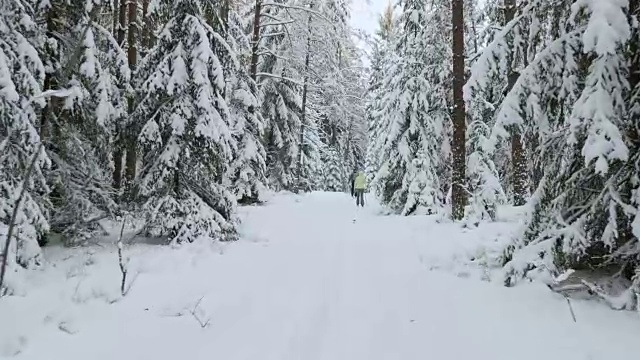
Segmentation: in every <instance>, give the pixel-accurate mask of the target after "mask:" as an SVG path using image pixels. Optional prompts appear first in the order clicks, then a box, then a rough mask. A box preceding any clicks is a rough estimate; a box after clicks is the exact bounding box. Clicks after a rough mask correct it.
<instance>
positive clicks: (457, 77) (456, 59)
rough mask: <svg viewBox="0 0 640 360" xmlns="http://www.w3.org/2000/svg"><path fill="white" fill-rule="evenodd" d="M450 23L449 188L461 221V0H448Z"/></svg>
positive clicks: (463, 203)
mask: <svg viewBox="0 0 640 360" xmlns="http://www.w3.org/2000/svg"><path fill="white" fill-rule="evenodd" d="M451 11H452V25H453V44H452V47H453V49H452V50H453V144H452V146H451V147H452V152H453V157H452V158H453V176H452V184H451V185H452V189H451V203H452V205H451V206H452V217H453V219H454V220H461V219H462V218H463V217H464V208H465V206H466V204H467V192H466V189H465V181H466V147H465V140H466V131H467V123H466V117H465V106H464V98H463V90H462V87H463V86H464V15H463V14H464V0H452V2H451Z"/></svg>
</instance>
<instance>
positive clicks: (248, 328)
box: [5, 193, 640, 360]
mask: <svg viewBox="0 0 640 360" xmlns="http://www.w3.org/2000/svg"><path fill="white" fill-rule="evenodd" d="M376 210H377V207H376V206H375V204H373V205H371V204H368V205H367V207H365V208H364V209H360V211H359V213H358V221H357V223H355V224H354V223H352V219H353V216H354V213H355V204H354V201H353V199H352V198H350V197H349V196H348V195H344V194H325V193H314V194H308V195H305V196H294V195H289V196H278V197H276V198H274V199H273V201H272V203H271V204H269V205H267V206H264V207H252V208H246V209H243V213H244V214H243V216H244V225H243V240H241V241H239V242H237V243H233V244H229V245H226V246H224V247H222V248H218V250H219V252H220V253H221V255H219V254H218V253H217V252H216V253H213V252H212V251H210V247H208V246H204V245H197V244H194V245H189V246H183V247H181V248H180V249H177V250H171V249H163V248H160V249H156V250H155V251H150V252H149V253H141V254H139V255H138V256H137V259H138V262H137V263H133V264H132V267H137V268H138V269H139V270H140V271H141V272H142V273H141V275H140V276H139V278H138V280H137V281H136V282H135V283H134V285H133V287H132V290H131V292H130V293H129V294H128V295H127V296H126V297H125V298H124V299H121V300H119V301H118V302H116V303H114V304H106V303H105V302H103V301H97V300H95V299H94V300H89V301H85V302H82V303H80V304H75V305H73V306H74V308H73V309H72V310H71V309H66V308H65V309H62V308H61V307H62V306H59V307H58V308H54V310H48V311H49V312H50V313H47V312H44V313H43V314H47V316H49V318H50V319H51V318H53V319H55V320H50V321H53V322H55V321H58V320H57V319H66V320H65V321H66V323H68V324H71V325H72V326H71V327H72V328H73V331H72V334H68V333H67V332H63V331H59V330H58V329H55V327H54V326H52V327H51V329H50V330H48V331H40V332H38V333H36V334H29V336H30V337H29V339H28V340H29V343H30V345H29V346H28V347H25V348H24V350H23V351H22V352H21V353H20V354H19V355H18V356H17V357H16V358H19V359H34V360H35V359H37V360H48V359H65V360H80V359H92V360H115V359H117V360H139V359H154V360H165V359H166V360H169V359H170V360H175V359H189V360H198V359H207V360H210V359H224V360H241V359H242V360H383V359H389V360H413V359H416V360H418V359H420V360H424V359H437V360H449V359H450V360H463V359H464V360H466V359H472V358H473V359H487V360H503V359H504V360H513V359H514V358H517V359H518V360H529V359H531V360H534V359H535V360H539V359H541V358H544V359H562V360H573V359H575V360H585V359H590V360H595V359H602V360H606V359H616V358H628V357H629V356H630V355H631V354H634V351H636V349H635V347H636V345H634V344H635V342H634V339H636V337H637V334H638V333H640V327H639V323H638V321H637V319H635V318H634V317H633V316H632V315H629V313H621V312H613V311H609V310H606V309H604V308H603V307H602V306H600V305H597V304H590V303H580V302H576V303H575V304H574V307H575V309H576V313H577V317H578V323H574V322H573V320H572V319H571V317H570V314H569V311H568V308H567V305H566V301H565V300H564V299H562V298H561V297H559V296H555V295H553V294H551V293H550V292H545V291H544V290H540V287H535V286H533V287H532V286H529V287H527V286H523V287H521V288H516V289H506V288H503V287H501V286H498V285H495V284H490V283H486V282H481V281H479V280H477V279H471V278H460V277H456V276H454V275H453V274H451V273H448V272H446V271H430V268H431V267H433V265H434V264H432V263H430V261H434V259H437V258H442V259H444V258H450V257H451V256H452V252H453V251H454V250H455V248H456V246H459V241H458V240H456V239H457V237H459V235H460V234H457V233H456V232H455V231H458V232H459V231H460V229H459V226H455V225H453V224H436V223H435V222H433V221H431V222H430V221H429V219H428V218H426V217H414V218H400V217H393V216H378V215H376ZM474 236H478V235H474ZM452 244H453V245H452ZM134 259H136V258H134ZM140 259H144V260H140ZM97 261H98V263H100V262H101V260H97ZM102 261H103V262H104V263H109V261H111V262H112V263H110V264H108V265H105V266H109V267H110V268H111V266H113V267H114V269H113V273H112V275H113V278H114V279H116V281H114V284H113V286H114V287H116V288H117V269H115V259H113V258H109V260H106V259H105V260H102ZM94 271H97V270H95V269H94ZM106 277H107V276H106V275H105V274H102V276H101V277H98V278H99V279H100V280H101V283H102V282H104V281H106V280H105V278H106ZM109 281H110V280H109ZM56 286H59V285H56ZM47 291H51V290H47ZM75 291H76V292H77V289H76V290H75ZM92 291H93V292H95V290H92ZM50 299H51V297H49V298H47V299H42V300H41V302H42V303H43V304H45V303H46V302H47V301H50ZM199 299H201V301H200V303H199V304H198V306H197V307H196V303H197V302H198V300H199ZM17 304H18V302H16V306H17ZM5 305H6V304H5ZM38 311H44V310H38ZM61 313H64V315H61Z"/></svg>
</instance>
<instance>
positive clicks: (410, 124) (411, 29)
mask: <svg viewBox="0 0 640 360" xmlns="http://www.w3.org/2000/svg"><path fill="white" fill-rule="evenodd" d="M399 5H400V6H401V11H402V12H401V14H400V15H399V19H398V26H399V27H400V29H399V30H398V35H397V39H396V41H395V46H396V49H397V50H396V51H397V54H396V55H395V57H396V58H395V59H393V60H391V61H389V64H390V65H389V67H388V68H387V69H386V71H385V79H384V81H383V84H382V88H383V89H384V91H385V93H386V94H385V95H384V97H383V98H382V100H381V101H380V105H379V106H380V110H378V111H381V114H380V116H382V117H384V118H385V119H386V121H387V124H385V128H384V129H383V130H382V131H380V133H379V134H380V135H381V136H382V137H383V138H384V140H383V141H382V142H381V144H380V146H379V150H378V151H379V154H380V155H379V156H380V160H381V168H380V170H379V171H378V173H377V175H376V178H375V179H374V182H375V183H376V184H377V186H378V187H379V193H380V194H381V200H382V201H383V203H385V204H387V205H388V206H389V207H390V208H392V209H393V210H395V211H397V212H398V213H401V214H404V215H409V214H413V213H415V212H416V211H421V212H423V211H424V212H436V211H438V208H439V207H441V206H442V202H443V198H444V196H443V194H442V193H441V191H440V179H439V177H438V164H439V162H440V148H441V145H442V144H441V141H442V138H443V132H444V127H445V123H446V122H447V121H449V113H448V107H447V95H446V94H447V91H446V88H444V85H442V83H443V82H444V81H443V80H444V75H445V73H446V72H445V69H444V67H446V64H447V63H446V61H443V60H444V58H445V57H446V54H447V53H445V52H444V51H443V49H444V47H443V46H446V45H448V44H445V43H444V42H442V41H439V39H434V38H431V39H430V38H429V36H428V34H429V33H430V32H432V31H433V30H434V29H436V28H437V26H436V25H438V24H439V23H440V21H439V17H438V12H437V11H432V10H434V9H432V8H430V7H427V5H426V4H425V3H423V2H422V1H414V0H407V1H400V2H399ZM430 40H436V41H430ZM425 59H433V60H429V61H425ZM374 141H375V140H374ZM414 160H415V161H414Z"/></svg>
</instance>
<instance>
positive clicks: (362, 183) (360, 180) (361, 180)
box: [354, 173, 367, 190]
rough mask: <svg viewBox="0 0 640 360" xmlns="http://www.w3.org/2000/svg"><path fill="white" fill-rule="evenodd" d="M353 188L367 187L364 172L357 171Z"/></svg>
mask: <svg viewBox="0 0 640 360" xmlns="http://www.w3.org/2000/svg"><path fill="white" fill-rule="evenodd" d="M354 188H355V189H356V190H364V189H366V188H367V179H366V178H365V176H364V173H359V174H358V176H356V179H355V181H354Z"/></svg>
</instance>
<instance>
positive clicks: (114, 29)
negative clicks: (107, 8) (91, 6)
mask: <svg viewBox="0 0 640 360" xmlns="http://www.w3.org/2000/svg"><path fill="white" fill-rule="evenodd" d="M118 1H119V0H112V1H111V10H112V11H111V16H112V17H113V24H112V32H113V36H117V35H118Z"/></svg>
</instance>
